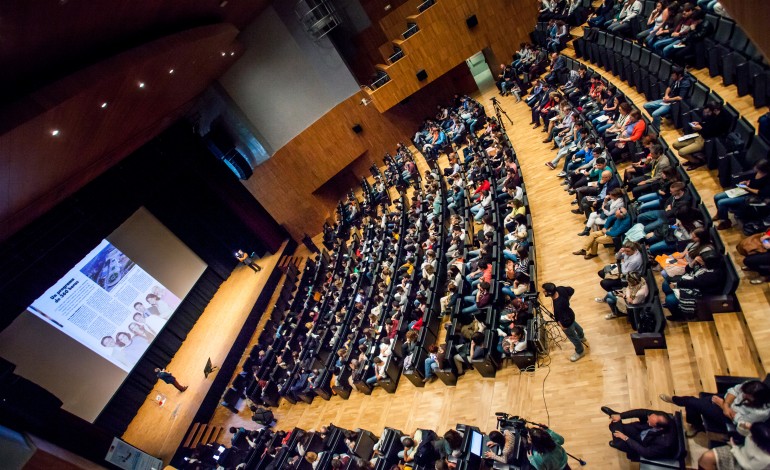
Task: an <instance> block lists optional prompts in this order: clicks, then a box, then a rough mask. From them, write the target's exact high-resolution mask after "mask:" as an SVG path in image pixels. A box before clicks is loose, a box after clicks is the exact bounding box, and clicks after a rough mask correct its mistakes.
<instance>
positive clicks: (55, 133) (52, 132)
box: [51, 129, 59, 137]
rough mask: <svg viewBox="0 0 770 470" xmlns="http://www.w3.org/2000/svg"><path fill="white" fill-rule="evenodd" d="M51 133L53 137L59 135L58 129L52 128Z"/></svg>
mask: <svg viewBox="0 0 770 470" xmlns="http://www.w3.org/2000/svg"><path fill="white" fill-rule="evenodd" d="M51 135H52V136H54V137H56V136H57V135H59V129H53V130H52V131H51Z"/></svg>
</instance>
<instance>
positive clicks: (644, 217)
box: [636, 181, 692, 233]
mask: <svg viewBox="0 0 770 470" xmlns="http://www.w3.org/2000/svg"><path fill="white" fill-rule="evenodd" d="M669 191H670V192H671V197H669V198H668V200H667V201H666V202H665V203H664V206H663V207H664V208H663V209H654V210H650V211H647V212H644V213H640V214H639V217H637V219H636V221H637V222H638V223H640V224H642V225H644V233H653V232H654V231H655V229H656V228H657V227H658V226H660V225H672V224H673V222H674V221H675V220H676V219H675V217H676V210H677V209H678V208H680V207H690V206H692V196H691V195H690V193H689V192H687V191H686V190H685V184H684V183H682V182H681V181H677V182H676V183H672V184H671V187H670V188H669Z"/></svg>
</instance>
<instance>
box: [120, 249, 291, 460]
mask: <svg viewBox="0 0 770 470" xmlns="http://www.w3.org/2000/svg"><path fill="white" fill-rule="evenodd" d="M286 243H287V242H284V244H283V245H282V246H281V248H280V249H279V250H278V254H274V255H270V256H266V257H264V258H262V259H260V260H259V264H260V266H262V268H264V269H262V271H260V272H259V273H254V271H252V270H251V269H249V268H248V267H247V266H243V265H239V266H238V267H237V268H236V269H235V270H234V271H233V273H232V274H231V275H230V277H229V278H228V279H227V280H226V281H225V282H224V283H223V284H222V286H221V287H220V288H219V291H218V292H217V293H216V295H215V296H214V298H213V299H212V300H211V302H210V303H209V305H208V307H206V310H204V312H203V314H202V315H201V317H200V318H199V319H198V322H197V323H196V324H195V326H194V327H193V329H192V330H191V331H190V333H189V334H188V335H187V339H186V340H185V341H184V343H183V344H182V347H181V348H179V351H178V352H177V353H176V355H175V356H174V359H172V360H171V363H170V364H169V365H168V366H167V369H168V370H169V371H171V372H172V373H173V374H174V376H176V378H177V379H178V380H179V382H180V383H181V384H182V385H188V386H189V387H190V388H189V389H188V390H187V391H186V392H184V393H180V392H178V391H177V390H176V389H175V388H174V387H173V386H171V385H167V384H165V383H163V382H161V381H158V383H157V384H156V385H155V388H154V389H153V391H152V393H151V394H150V395H149V396H148V397H147V400H146V401H145V403H144V404H143V405H142V407H141V408H140V409H139V412H138V413H137V415H136V417H135V418H134V419H133V421H131V424H130V425H129V427H128V429H127V430H126V432H125V433H124V434H123V436H121V437H122V439H124V440H125V441H126V442H128V443H129V444H131V445H133V446H136V447H138V448H140V449H142V450H143V451H145V452H147V453H149V454H151V455H154V456H156V457H159V458H161V459H163V461H164V462H165V463H168V462H169V460H170V459H171V457H172V456H173V455H174V453H175V452H176V450H177V447H179V445H180V443H181V442H182V439H183V438H184V436H185V433H186V432H187V429H188V428H189V427H190V424H191V423H192V420H193V417H194V415H195V413H196V412H197V411H198V407H199V406H200V403H201V401H202V400H203V397H204V396H205V395H206V393H208V391H209V388H210V386H211V382H212V381H213V378H214V375H209V378H208V379H206V378H204V375H203V368H204V366H205V365H206V360H207V359H208V358H211V362H212V363H213V364H214V365H218V364H221V363H222V362H223V361H224V359H225V356H227V353H228V352H229V351H230V349H231V348H232V345H233V342H234V341H235V338H236V337H237V336H238V333H239V332H240V330H241V328H242V327H243V323H244V322H245V321H246V317H247V316H248V314H249V312H251V309H252V308H253V307H254V303H255V302H256V301H257V297H258V296H259V294H260V292H261V290H262V287H263V286H264V285H265V282H266V281H267V278H268V277H269V276H270V273H271V272H272V270H273V268H274V267H275V265H276V264H277V263H278V260H279V258H280V253H281V252H282V251H283V249H284V247H285V246H286ZM214 374H216V372H214ZM157 394H163V395H165V396H166V397H167V400H166V403H165V404H164V406H162V407H160V406H158V405H157V403H156V402H155V397H156V395H157Z"/></svg>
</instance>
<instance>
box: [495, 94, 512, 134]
mask: <svg viewBox="0 0 770 470" xmlns="http://www.w3.org/2000/svg"><path fill="white" fill-rule="evenodd" d="M491 101H492V109H494V110H495V117H497V123H498V124H500V128H501V129H502V130H503V132H506V130H505V124H503V116H505V117H506V118H507V119H508V122H510V123H511V125H513V120H511V117H510V116H508V113H506V112H505V110H504V109H503V108H502V107H501V106H500V102H499V101H497V98H496V97H494V96H493V97H492V100H491Z"/></svg>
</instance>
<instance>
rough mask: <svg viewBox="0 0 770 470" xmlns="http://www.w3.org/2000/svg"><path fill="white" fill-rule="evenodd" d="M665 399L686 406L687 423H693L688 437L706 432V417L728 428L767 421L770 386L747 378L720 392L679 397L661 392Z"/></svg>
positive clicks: (734, 428) (731, 429)
mask: <svg viewBox="0 0 770 470" xmlns="http://www.w3.org/2000/svg"><path fill="white" fill-rule="evenodd" d="M659 398H660V399H661V400H662V401H664V402H666V403H671V404H674V405H677V406H683V407H684V409H685V415H686V419H687V423H688V424H689V425H690V426H691V427H692V430H691V432H688V433H687V436H688V437H691V436H695V435H696V434H697V433H699V432H703V431H704V430H705V429H704V427H703V418H708V419H709V421H714V422H721V423H724V425H725V427H726V428H727V430H728V431H729V432H736V430H737V429H738V427H740V426H744V427H745V425H747V424H754V423H760V422H764V421H767V420H768V419H769V418H770V387H768V386H767V385H765V383H763V382H760V381H759V380H748V381H746V382H743V383H742V384H739V385H736V386H735V387H733V388H731V389H730V390H728V391H727V393H726V394H725V396H724V398H722V397H720V396H718V395H711V394H709V395H704V396H702V397H680V396H671V395H666V394H663V393H662V394H660V397H659Z"/></svg>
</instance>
